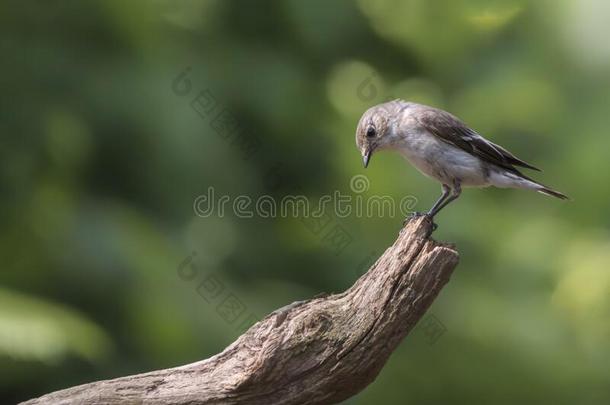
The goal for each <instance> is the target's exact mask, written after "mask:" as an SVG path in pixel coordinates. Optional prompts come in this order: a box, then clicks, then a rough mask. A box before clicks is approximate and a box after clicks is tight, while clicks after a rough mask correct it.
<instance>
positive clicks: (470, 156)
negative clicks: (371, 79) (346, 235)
mask: <svg viewBox="0 0 610 405" xmlns="http://www.w3.org/2000/svg"><path fill="white" fill-rule="evenodd" d="M356 146H357V147H358V149H359V151H360V153H361V155H362V159H363V163H364V167H365V168H367V167H368V165H369V163H370V161H371V157H372V156H373V154H374V153H377V152H378V151H387V150H394V151H398V152H399V153H400V154H401V155H402V156H403V157H404V158H405V159H406V160H407V161H408V162H409V163H411V164H412V165H413V166H415V168H416V169H417V170H419V171H420V172H421V173H422V174H424V175H425V176H427V177H431V178H432V179H435V180H437V181H439V182H440V183H441V191H442V193H441V196H440V197H439V198H438V200H437V201H436V202H435V203H434V205H433V206H432V208H430V209H429V210H428V211H427V212H426V213H414V215H426V216H428V217H429V218H430V219H433V218H434V216H435V215H436V214H438V213H439V211H440V210H442V209H443V208H444V207H446V206H447V205H448V204H449V203H451V202H452V201H455V200H456V199H457V198H458V197H459V196H460V194H461V192H462V187H489V186H494V187H500V188H517V189H528V190H534V191H537V192H539V193H542V194H546V195H549V196H552V197H556V198H559V199H562V200H567V199H569V198H568V196H566V195H565V194H563V193H560V192H559V191H556V190H553V189H551V188H549V187H547V186H545V185H544V184H542V183H539V182H538V181H536V180H534V179H532V178H530V177H528V176H526V175H525V174H523V173H522V172H521V170H522V168H526V169H532V170H536V171H540V169H538V168H537V167H535V166H533V165H531V164H530V163H527V162H525V161H524V160H521V159H519V158H518V157H516V156H515V155H514V154H512V153H511V152H509V151H508V150H507V149H505V148H503V147H502V146H500V145H497V144H495V143H493V142H491V141H489V140H487V139H485V138H484V137H483V136H482V135H480V134H479V133H478V132H476V131H475V130H473V129H472V128H470V127H469V126H468V125H466V124H465V123H464V122H463V121H462V120H460V119H459V118H457V117H456V116H454V115H453V114H451V113H449V112H447V111H444V110H441V109H438V108H434V107H430V106H427V105H423V104H418V103H414V102H409V101H404V100H401V99H397V100H393V101H388V102H385V103H382V104H378V105H375V106H373V107H371V108H369V109H368V110H366V111H365V112H364V114H363V115H362V117H361V118H360V121H359V122H358V127H357V129H356Z"/></svg>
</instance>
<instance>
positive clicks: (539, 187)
mask: <svg viewBox="0 0 610 405" xmlns="http://www.w3.org/2000/svg"><path fill="white" fill-rule="evenodd" d="M513 175H514V176H515V177H520V178H521V179H520V186H521V187H523V188H529V189H531V190H536V191H537V192H539V193H541V194H546V195H550V196H551V197H555V198H559V199H561V200H569V199H570V197H568V196H567V195H565V194H563V193H560V192H559V191H557V190H553V189H552V188H550V187H547V186H545V185H544V184H542V183H538V182H537V181H536V180H534V179H532V178H531V177H527V176H526V175H524V174H523V173H521V172H517V173H514V174H513Z"/></svg>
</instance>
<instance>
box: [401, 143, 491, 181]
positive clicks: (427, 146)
mask: <svg viewBox="0 0 610 405" xmlns="http://www.w3.org/2000/svg"><path fill="white" fill-rule="evenodd" d="M397 149H398V151H399V152H400V154H401V155H403V156H404V157H405V158H406V159H407V160H408V161H409V162H410V163H411V164H412V165H413V166H415V167H416V168H417V169H418V170H419V171H420V172H422V173H423V174H425V175H426V176H429V177H432V178H434V179H436V180H438V181H440V182H441V183H445V184H449V185H451V184H453V182H454V180H458V181H460V183H461V184H462V185H463V186H472V187H482V186H487V185H489V184H488V180H487V178H486V177H487V176H486V175H485V171H484V170H483V167H482V165H481V161H480V160H479V159H478V158H477V157H475V156H473V155H471V154H470V153H467V152H464V151H463V150H461V149H459V148H457V147H455V146H452V145H450V144H448V143H446V142H443V141H441V140H440V139H439V138H437V137H436V136H434V135H432V134H430V133H428V132H426V131H421V132H416V133H412V134H409V135H408V136H404V137H402V140H401V142H400V143H399V145H397Z"/></svg>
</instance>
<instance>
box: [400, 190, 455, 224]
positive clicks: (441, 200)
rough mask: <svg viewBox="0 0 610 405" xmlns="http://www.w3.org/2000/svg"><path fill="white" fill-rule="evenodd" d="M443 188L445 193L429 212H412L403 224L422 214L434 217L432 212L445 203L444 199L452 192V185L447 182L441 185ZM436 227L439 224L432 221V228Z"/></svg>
mask: <svg viewBox="0 0 610 405" xmlns="http://www.w3.org/2000/svg"><path fill="white" fill-rule="evenodd" d="M441 189H442V191H443V193H442V194H441V196H440V197H439V199H438V200H436V202H435V203H434V205H433V206H432V208H430V211H428V212H414V213H412V214H411V215H410V216H409V217H407V219H405V221H404V222H403V226H404V225H405V224H406V223H407V221H408V220H409V219H410V218H416V217H420V216H422V215H427V216H429V217H430V218H432V216H431V215H430V213H431V212H433V211H434V210H436V209H437V208H438V207H439V206H440V205H441V204H442V203H443V201H445V199H447V197H449V193H450V192H451V187H449V186H448V185H446V184H443V185H441ZM436 227H437V225H436V224H435V223H434V222H433V223H432V230H435V229H436Z"/></svg>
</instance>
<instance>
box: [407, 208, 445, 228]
mask: <svg viewBox="0 0 610 405" xmlns="http://www.w3.org/2000/svg"><path fill="white" fill-rule="evenodd" d="M418 217H428V219H430V222H432V232H434V231H436V229H437V228H438V225H437V224H436V223H435V222H434V221H433V220H432V216H431V215H430V213H429V212H412V213H411V215H409V216H408V217H406V218H405V220H404V221H403V223H402V225H403V226H405V225H406V224H407V222H409V221H410V220H411V219H415V218H418Z"/></svg>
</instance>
